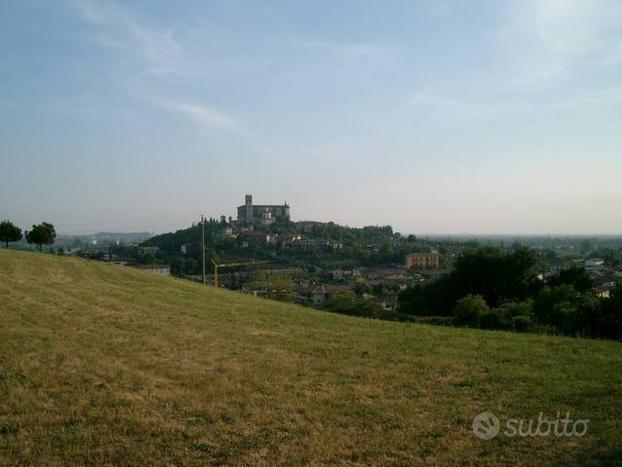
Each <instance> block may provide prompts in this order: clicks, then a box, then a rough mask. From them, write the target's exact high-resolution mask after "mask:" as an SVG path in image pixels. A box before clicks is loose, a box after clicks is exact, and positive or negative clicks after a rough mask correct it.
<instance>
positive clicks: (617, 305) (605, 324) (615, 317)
mask: <svg viewBox="0 0 622 467" xmlns="http://www.w3.org/2000/svg"><path fill="white" fill-rule="evenodd" d="M594 336H595V337H606V338H608V339H618V340H622V282H618V283H617V284H616V285H615V287H614V288H613V289H611V290H610V291H609V297H608V298H605V299H604V300H603V301H602V302H601V304H600V311H599V313H598V316H597V317H596V319H595V322H594Z"/></svg>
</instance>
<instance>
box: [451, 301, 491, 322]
mask: <svg viewBox="0 0 622 467" xmlns="http://www.w3.org/2000/svg"><path fill="white" fill-rule="evenodd" d="M489 311H490V308H488V305H487V304H486V301H485V300H484V297H482V296H481V295H467V296H466V297H463V298H461V299H460V300H458V303H457V305H456V307H455V308H454V323H455V324H456V325H457V326H469V327H479V325H480V320H481V317H482V315H483V314H484V313H488V312H489Z"/></svg>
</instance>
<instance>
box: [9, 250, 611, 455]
mask: <svg viewBox="0 0 622 467" xmlns="http://www.w3.org/2000/svg"><path fill="white" fill-rule="evenodd" d="M483 410H490V411H492V412H494V413H496V414H497V415H498V416H499V417H500V418H502V419H504V418H509V417H516V418H524V419H530V418H535V417H537V415H538V412H540V411H543V412H544V413H545V415H547V416H548V418H552V417H554V416H555V414H556V413H557V411H562V412H565V411H567V410H569V411H570V412H571V416H572V418H574V419H579V418H587V419H590V425H589V433H588V434H587V435H586V436H584V437H582V438H577V437H575V438H556V437H551V436H549V437H539V438H508V437H497V438H495V439H493V440H490V441H482V440H479V439H478V438H476V437H475V436H473V434H472V432H471V423H472V420H473V417H474V416H475V415H476V414H478V413H479V412H481V411H483ZM620 446H622V345H621V344H620V343H615V342H605V341H590V340H578V339H568V338H558V337H547V336H535V335H518V334H511V333H503V332H484V331H476V330H461V329H451V328H444V327H431V326H424V325H417V324H403V323H390V322H382V321H373V320H365V319H357V318H350V317H345V316H339V315H334V314H330V313H324V312H319V311H314V310H309V309H304V308H300V307H297V306H292V305H288V304H281V303H275V302H270V301H266V300H262V299H256V298H252V297H248V296H244V295H241V294H236V293H232V292H228V291H224V290H215V289H213V288H211V287H205V286H201V285H199V284H194V283H191V282H187V281H182V280H176V279H172V278H162V277H153V276H151V275H149V274H148V273H144V272H141V271H138V270H134V269H129V268H122V267H117V266H110V265H106V264H103V263H95V262H87V261H83V260H78V259H70V258H62V257H53V256H46V255H38V254H32V253H18V252H11V251H0V463H2V464H32V463H34V464H47V465H54V464H102V463H109V464H116V465H119V464H154V463H155V464H204V463H234V464H241V463H247V464H257V463H259V464H272V463H294V464H299V463H305V462H310V463H313V464H322V463H326V464H328V463H337V462H339V463H353V464H365V463H383V464H421V463H424V462H425V463H431V464H435V463H436V464H462V465H464V464H476V463H479V464H481V463H489V464H501V463H509V462H516V463H518V462H520V463H523V464H530V465H533V464H539V463H541V464H544V463H547V464H549V465H550V464H564V463H565V464H568V463H570V464H574V463H587V462H594V463H615V462H618V461H620V459H622V450H621V448H620Z"/></svg>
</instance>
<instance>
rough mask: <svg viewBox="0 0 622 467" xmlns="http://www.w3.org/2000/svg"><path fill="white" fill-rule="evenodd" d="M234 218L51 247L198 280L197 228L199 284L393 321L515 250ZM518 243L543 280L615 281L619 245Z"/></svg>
mask: <svg viewBox="0 0 622 467" xmlns="http://www.w3.org/2000/svg"><path fill="white" fill-rule="evenodd" d="M236 211H237V216H236V218H233V217H232V216H229V217H227V216H225V215H221V216H219V217H218V218H209V219H206V220H205V222H204V223H203V224H201V222H199V223H195V224H193V225H192V226H190V227H189V228H186V229H182V230H178V231H176V232H173V233H167V234H162V235H156V236H151V238H148V237H149V236H148V235H146V234H136V235H132V236H116V237H115V235H114V234H100V235H99V236H97V237H93V238H92V239H91V240H90V241H88V242H85V241H83V240H81V241H78V240H77V239H72V240H71V241H70V239H65V241H64V242H63V240H62V239H61V240H60V242H57V248H58V249H60V250H61V251H63V253H65V254H77V255H80V256H86V257H89V258H94V259H99V260H104V261H108V262H116V263H120V264H127V265H134V266H136V267H139V268H141V269H144V270H147V271H150V272H152V273H154V274H164V275H169V274H172V275H175V276H178V277H183V278H186V279H189V280H194V281H202V280H203V274H202V271H203V265H202V262H203V255H202V238H203V237H202V228H203V229H204V232H205V252H206V254H205V262H206V265H205V281H206V282H208V283H210V284H214V285H216V286H218V287H225V288H228V289H231V290H238V291H241V292H243V293H248V294H253V295H256V296H261V297H266V298H273V299H278V300H283V301H290V302H296V303H300V304H304V305H309V306H314V307H318V308H328V309H333V310H336V311H343V312H352V313H356V314H360V315H365V316H374V317H384V318H396V317H397V314H396V312H397V311H398V310H399V308H400V292H402V291H404V290H407V289H411V288H413V287H417V286H422V285H425V284H428V283H431V282H434V280H435V279H437V278H439V277H441V276H443V275H444V274H447V273H448V272H449V271H451V269H452V267H453V264H454V262H455V260H456V258H458V257H459V256H460V254H461V253H463V252H465V251H469V250H471V249H473V248H475V247H477V246H481V245H498V246H501V247H502V248H503V249H505V250H507V251H511V250H512V249H515V248H517V247H518V243H517V241H516V240H517V239H512V238H503V237H498V238H479V239H467V238H452V237H446V238H417V237H416V236H414V235H402V234H400V233H398V232H395V231H394V230H393V228H392V227H391V226H367V227H361V228H355V227H347V226H342V225H338V224H335V223H333V222H319V221H311V220H301V221H293V220H292V210H291V207H290V206H289V204H288V203H287V202H284V203H282V204H254V203H253V197H252V195H250V194H248V195H246V196H245V199H244V204H242V205H240V206H238V207H237V209H236ZM518 240H519V241H520V244H522V245H528V246H530V247H531V248H532V249H533V250H534V251H535V252H536V254H537V257H538V265H537V267H538V270H539V276H540V277H541V278H542V279H543V280H544V279H545V277H548V276H552V275H554V274H556V273H558V272H559V271H562V270H564V269H565V268H568V267H572V266H581V267H584V268H585V269H586V271H588V272H589V274H590V276H591V277H592V279H593V281H594V287H595V291H596V293H597V294H598V295H599V296H601V297H607V296H608V294H609V290H610V289H611V288H612V287H613V286H614V285H615V283H616V281H618V280H619V279H620V278H621V277H622V240H620V239H618V238H615V237H612V238H608V237H604V238H593V239H589V238H578V237H577V238H572V237H570V238H548V237H526V238H521V239H518ZM353 310H356V311H353ZM401 318H403V316H402V317H401Z"/></svg>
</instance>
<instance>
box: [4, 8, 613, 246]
mask: <svg viewBox="0 0 622 467" xmlns="http://www.w3.org/2000/svg"><path fill="white" fill-rule="evenodd" d="M246 193H252V194H253V196H254V201H255V202H257V203H258V204H279V203H283V202H284V201H287V202H288V203H289V204H290V206H291V211H292V217H293V219H294V220H323V221H327V220H333V221H335V222H338V223H341V224H347V225H352V226H363V225H385V224H391V225H392V226H393V227H394V229H395V230H397V231H399V232H402V233H404V234H409V233H415V234H622V209H621V207H622V2H621V1H619V0H602V1H588V0H540V1H536V0H521V1H518V0H517V1H512V0H508V1H504V2H499V1H495V0H486V1H481V0H472V1H471V0H470V1H468V2H465V1H459V0H455V1H443V0H433V1H417V0H406V1H401V0H391V1H370V0H330V1H324V0H314V1H297V0H289V1H274V0H272V1H270V0H266V1H261V2H258V1H254V0H247V1H238V0H195V1H190V0H188V1H184V2H178V1H173V0H170V1H164V0H150V1H145V0H141V1H139V0H136V1H132V2H122V1H120V0H119V1H116V2H115V1H103V0H102V1H99V0H75V1H74V0H71V1H63V0H48V1H45V0H39V1H35V0H19V1H17V0H7V1H3V2H0V218H8V219H11V220H13V221H14V222H15V223H17V224H19V225H20V226H21V227H22V228H28V227H29V226H30V225H31V224H33V223H35V222H40V221H42V220H47V221H49V222H52V223H53V224H55V225H56V227H57V231H59V232H63V233H92V232H97V231H101V230H106V231H143V230H147V231H152V232H165V231H170V230H175V229H177V228H181V227H184V226H187V225H189V224H190V223H191V222H193V221H196V220H198V218H199V217H200V215H201V214H205V215H206V216H208V217H209V216H212V217H217V216H220V215H221V214H225V215H227V216H229V215H231V216H235V208H236V207H237V206H238V205H241V204H243V201H244V195H245V194H246Z"/></svg>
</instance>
